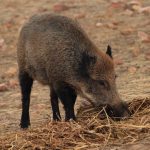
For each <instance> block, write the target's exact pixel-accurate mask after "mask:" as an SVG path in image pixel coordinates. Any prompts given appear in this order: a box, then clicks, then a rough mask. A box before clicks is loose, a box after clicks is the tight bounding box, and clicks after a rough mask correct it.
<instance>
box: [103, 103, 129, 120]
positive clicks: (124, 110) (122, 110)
mask: <svg viewBox="0 0 150 150" xmlns="http://www.w3.org/2000/svg"><path fill="white" fill-rule="evenodd" d="M106 112H107V114H108V115H109V116H110V117H111V118H113V119H114V120H124V119H127V118H129V117H130V116H131V112H130V110H129V108H128V105H127V104H126V103H125V102H121V103H120V104H118V105H114V106H110V105H108V106H107V107H106Z"/></svg>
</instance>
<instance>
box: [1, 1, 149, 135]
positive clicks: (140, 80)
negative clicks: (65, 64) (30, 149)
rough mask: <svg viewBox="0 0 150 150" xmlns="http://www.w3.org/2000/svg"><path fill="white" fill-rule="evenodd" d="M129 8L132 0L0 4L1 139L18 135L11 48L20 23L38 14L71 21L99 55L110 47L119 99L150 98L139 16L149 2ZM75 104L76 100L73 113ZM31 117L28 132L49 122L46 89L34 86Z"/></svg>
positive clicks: (145, 28)
mask: <svg viewBox="0 0 150 150" xmlns="http://www.w3.org/2000/svg"><path fill="white" fill-rule="evenodd" d="M129 2H131V0H129V1H126V0H116V1H114V0H109V1H108V0H57V1H56V0H50V1H48V0H41V1H36V0H23V1H20V0H11V1H10V0H1V3H0V14H1V15H0V136H1V135H4V134H5V133H8V132H15V131H16V130H19V121H20V114H21V100H20V97H21V96H20V89H19V86H18V80H17V62H16V43H17V38H18V34H19V30H20V28H21V26H22V25H23V23H24V22H25V21H26V20H27V19H28V18H29V17H30V16H31V15H33V14H36V13H38V12H46V11H48V12H52V13H56V12H57V13H59V14H62V15H65V16H69V17H71V18H76V19H77V20H78V21H79V22H80V24H81V26H82V27H83V28H84V29H85V31H86V32H87V33H88V35H89V37H90V38H91V39H92V41H93V42H94V43H95V44H96V45H97V46H98V47H99V48H100V49H101V50H103V51H105V50H106V47H107V45H108V44H110V45H111V46H112V48H113V55H114V60H115V62H116V72H117V74H118V79H117V85H118V90H119V93H120V95H121V97H122V99H124V100H126V101H128V100H132V99H134V98H139V97H141V98H145V97H148V96H150V49H149V48H150V19H149V18H150V10H148V9H147V10H143V8H145V7H148V6H150V1H149V0H137V1H136V2H137V3H136V4H134V5H131V4H129ZM138 2H139V3H138ZM56 4H57V5H56ZM58 4H59V5H58ZM62 4H64V5H65V6H67V7H64V6H63V5H62ZM80 102H81V99H80V98H79V99H78V102H77V105H76V107H77V106H79V104H80ZM30 112H31V124H32V127H38V126H39V125H40V124H42V123H43V122H45V121H47V120H49V119H50V116H51V106H50V104H49V88H48V87H45V86H42V85H41V84H39V83H37V82H35V83H34V87H33V91H32V96H31V106H30Z"/></svg>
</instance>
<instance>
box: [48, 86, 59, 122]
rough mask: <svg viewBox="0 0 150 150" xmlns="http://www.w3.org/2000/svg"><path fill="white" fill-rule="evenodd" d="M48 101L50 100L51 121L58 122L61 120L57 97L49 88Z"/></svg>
mask: <svg viewBox="0 0 150 150" xmlns="http://www.w3.org/2000/svg"><path fill="white" fill-rule="evenodd" d="M50 97H51V98H50V99H51V105H52V111H53V120H56V121H59V120H61V116H60V112H59V105H58V96H57V94H56V92H55V90H54V89H53V87H51V94H50Z"/></svg>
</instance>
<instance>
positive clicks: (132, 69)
mask: <svg viewBox="0 0 150 150" xmlns="http://www.w3.org/2000/svg"><path fill="white" fill-rule="evenodd" d="M128 71H129V73H131V74H134V73H135V72H136V71H137V68H136V67H134V66H132V67H129V68H128Z"/></svg>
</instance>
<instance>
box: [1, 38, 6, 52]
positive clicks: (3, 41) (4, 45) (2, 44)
mask: <svg viewBox="0 0 150 150" xmlns="http://www.w3.org/2000/svg"><path fill="white" fill-rule="evenodd" d="M5 49H6V43H5V40H4V39H3V38H0V50H2V51H4V50H5Z"/></svg>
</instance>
